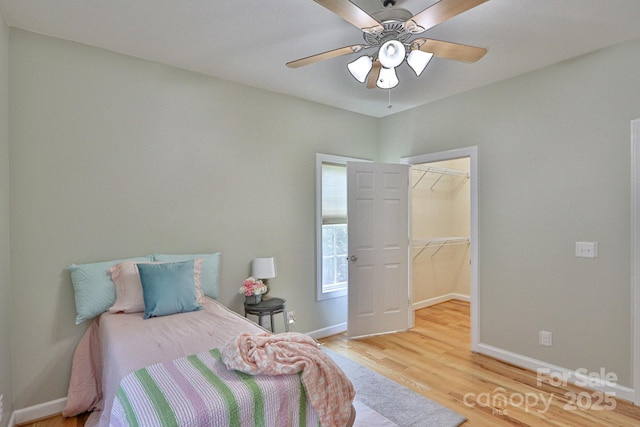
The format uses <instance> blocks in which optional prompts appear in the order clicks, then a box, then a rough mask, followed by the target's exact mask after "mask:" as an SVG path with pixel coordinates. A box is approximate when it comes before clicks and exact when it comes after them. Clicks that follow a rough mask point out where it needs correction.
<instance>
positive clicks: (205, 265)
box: [153, 252, 221, 299]
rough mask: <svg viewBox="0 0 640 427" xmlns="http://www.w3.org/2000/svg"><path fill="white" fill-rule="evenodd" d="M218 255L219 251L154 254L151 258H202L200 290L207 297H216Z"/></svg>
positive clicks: (183, 259)
mask: <svg viewBox="0 0 640 427" xmlns="http://www.w3.org/2000/svg"><path fill="white" fill-rule="evenodd" d="M220 255H221V254H220V252H214V253H211V254H192V255H188V254H184V255H168V254H155V255H153V260H154V261H157V262H178V261H188V260H192V259H196V258H202V271H201V273H200V283H201V285H202V292H203V293H204V294H205V295H206V296H208V297H211V298H213V299H218V295H219V293H218V288H219V283H220Z"/></svg>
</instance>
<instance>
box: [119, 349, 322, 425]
mask: <svg viewBox="0 0 640 427" xmlns="http://www.w3.org/2000/svg"><path fill="white" fill-rule="evenodd" d="M110 420H111V421H110V424H111V425H112V426H116V427H118V426H141V427H142V426H154V427H156V426H157V427H160V426H172V427H189V426H193V427H200V426H319V421H318V416H317V414H316V412H315V411H314V410H313V408H312V407H311V405H310V404H309V403H308V401H307V396H306V393H305V389H304V387H303V385H302V382H301V379H300V375H299V374H297V375H278V376H271V375H255V376H253V375H248V374H244V373H242V372H239V371H232V370H229V369H227V368H226V366H225V365H224V363H222V361H221V354H220V351H219V350H218V349H213V350H210V351H205V352H203V353H199V354H195V355H191V356H187V357H182V358H179V359H176V360H173V361H170V362H164V363H158V364H155V365H151V366H148V367H146V368H142V369H139V370H137V371H135V372H132V373H130V374H128V375H127V376H126V377H125V378H124V379H123V380H122V382H121V383H120V386H119V388H118V392H117V394H116V398H115V400H114V402H113V407H112V409H111V417H110Z"/></svg>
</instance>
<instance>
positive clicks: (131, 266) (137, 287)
mask: <svg viewBox="0 0 640 427" xmlns="http://www.w3.org/2000/svg"><path fill="white" fill-rule="evenodd" d="M138 264H165V263H162V262H140V261H123V262H121V263H118V264H116V265H114V266H113V267H111V268H110V269H109V273H110V274H111V280H112V281H113V283H114V284H115V287H116V302H115V304H113V305H112V306H111V308H109V312H111V313H120V312H124V313H142V312H144V297H143V295H142V282H141V281H140V273H139V272H138V267H137V265H138ZM201 270H202V258H197V259H195V260H194V263H193V276H194V278H195V282H196V296H197V301H198V304H202V300H203V298H204V294H203V293H202V285H201V283H200V272H201Z"/></svg>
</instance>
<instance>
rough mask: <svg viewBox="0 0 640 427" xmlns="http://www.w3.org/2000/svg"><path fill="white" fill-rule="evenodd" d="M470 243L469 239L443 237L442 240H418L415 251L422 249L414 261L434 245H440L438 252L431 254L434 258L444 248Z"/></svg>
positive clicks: (414, 246)
mask: <svg viewBox="0 0 640 427" xmlns="http://www.w3.org/2000/svg"><path fill="white" fill-rule="evenodd" d="M470 241H471V239H470V238H469V237H441V238H435V239H427V240H416V241H415V243H414V245H413V248H414V249H417V248H420V251H419V252H418V253H417V254H415V255H414V256H413V259H416V258H417V257H419V256H420V254H421V253H422V252H424V250H425V249H427V248H428V247H429V246H432V245H433V246H435V245H440V246H438V249H436V251H435V252H434V253H432V254H431V256H434V255H435V254H437V253H438V252H440V250H441V249H442V248H443V247H445V246H447V245H458V244H461V243H465V244H469V243H470Z"/></svg>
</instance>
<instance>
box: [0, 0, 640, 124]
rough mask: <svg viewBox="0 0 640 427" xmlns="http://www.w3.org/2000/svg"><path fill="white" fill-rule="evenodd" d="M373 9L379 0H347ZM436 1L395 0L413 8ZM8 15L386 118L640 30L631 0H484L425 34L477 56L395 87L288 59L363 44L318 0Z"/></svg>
mask: <svg viewBox="0 0 640 427" xmlns="http://www.w3.org/2000/svg"><path fill="white" fill-rule="evenodd" d="M353 2H354V3H356V4H358V5H360V6H361V7H362V8H363V9H365V10H366V11H368V12H369V13H372V12H374V11H375V10H377V9H380V8H382V6H381V0H353ZM434 2H435V1H434V0H398V2H397V5H396V7H403V8H405V9H408V10H409V11H411V12H412V13H413V14H415V13H418V12H420V11H422V10H423V9H426V8H427V7H428V6H430V5H431V4H432V3H434ZM0 7H1V8H2V12H3V13H4V16H5V18H6V21H7V24H8V25H10V26H12V27H17V28H22V29H25V30H29V31H33V32H36V33H41V34H45V35H48V36H53V37H58V38H61V39H66V40H72V41H76V42H79V43H85V44H88V45H91V46H96V47H101V48H105V49H109V50H112V51H115V52H119V53H123V54H127V55H132V56H135V57H140V58H144V59H149V60H152V61H157V62H161V63H164V64H170V65H174V66H176V67H181V68H185V69H188V70H193V71H198V72H201V73H204V74H208V75H211V76H215V77H220V78H222V79H226V80H231V81H234V82H238V83H242V84H246V85H249V86H254V87H258V88H262V89H266V90H269V91H273V92H278V93H283V94H287V95H291V96H295V97H299V98H304V99H308V100H312V101H316V102H319V103H322V104H327V105H331V106H335V107H339V108H343V109H346V110H350V111H355V112H358V113H362V114H366V115H370V116H374V117H383V116H386V115H389V114H393V113H397V112H400V111H403V110H406V109H409V108H413V107H416V106H418V105H422V104H425V103H428V102H431V101H434V100H437V99H441V98H444V97H447V96H451V95H454V94H456V93H460V92H463V91H465V90H469V89H473V88H476V87H479V86H483V85H486V84H490V83H493V82H496V81H499V80H503V79H506V78H509V77H512V76H515V75H518V74H522V73H525V72H528V71H531V70H534V69H538V68H541V67H545V66H547V65H550V64H553V63H556V62H559V61H562V60H565V59H568V58H572V57H575V56H578V55H582V54H585V53H587V52H591V51H594V50H598V49H601V48H604V47H607V46H610V45H613V44H616V43H620V42H623V41H626V40H630V39H633V38H638V37H640V1H638V0H489V1H488V2H487V3H484V4H482V5H480V6H477V7H475V8H473V9H471V10H469V11H467V12H465V13H463V14H461V15H458V16H456V17H454V18H452V19H450V20H449V21H447V22H444V23H442V24H440V25H438V26H436V27H434V28H432V29H430V30H428V31H427V32H426V33H423V34H422V35H420V37H429V38H435V39H440V40H447V41H452V42H457V43H463V44H471V45H475V46H481V47H486V48H488V49H489V52H488V53H487V55H486V56H485V57H484V58H482V59H481V60H480V61H478V62H476V63H475V64H466V63H462V62H457V61H451V60H445V59H440V58H434V59H433V60H432V61H431V63H430V64H429V66H428V67H427V69H426V70H425V72H424V73H423V74H422V76H421V77H416V76H415V75H414V74H413V72H412V71H411V70H410V69H409V68H408V66H407V65H406V64H403V65H401V66H400V67H399V71H398V76H399V78H400V85H399V86H398V87H396V88H395V89H393V90H392V91H391V103H392V108H388V100H389V91H386V90H381V89H366V87H365V86H364V85H363V84H360V83H358V82H357V81H356V80H355V79H353V78H352V77H351V76H350V74H349V73H348V71H347V69H346V64H347V63H348V62H350V61H351V60H353V59H355V58H356V57H357V54H355V55H347V56H343V57H339V58H334V59H330V60H327V61H323V62H319V63H316V64H311V65H308V66H305V67H302V68H298V69H290V68H287V67H286V66H285V63H287V62H289V61H292V60H295V59H299V58H302V57H306V56H310V55H314V54H316V53H321V52H324V51H328V50H332V49H335V48H339V47H343V46H348V45H352V44H357V43H362V42H363V39H362V33H361V32H360V30H359V29H357V28H355V27H354V26H352V25H351V24H349V23H347V22H346V21H344V20H343V19H341V18H340V17H338V16H336V15H334V14H333V13H332V12H330V11H329V10H327V9H325V8H324V7H322V6H320V5H319V4H317V3H315V2H314V1H313V0H273V1H268V0H180V1H179V0H84V1H78V0H0Z"/></svg>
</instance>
